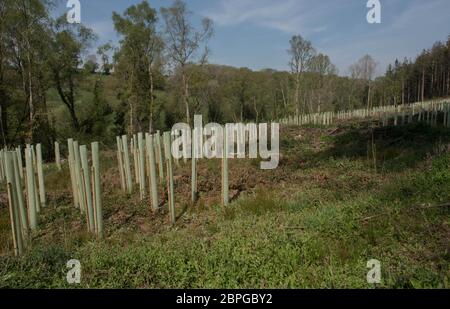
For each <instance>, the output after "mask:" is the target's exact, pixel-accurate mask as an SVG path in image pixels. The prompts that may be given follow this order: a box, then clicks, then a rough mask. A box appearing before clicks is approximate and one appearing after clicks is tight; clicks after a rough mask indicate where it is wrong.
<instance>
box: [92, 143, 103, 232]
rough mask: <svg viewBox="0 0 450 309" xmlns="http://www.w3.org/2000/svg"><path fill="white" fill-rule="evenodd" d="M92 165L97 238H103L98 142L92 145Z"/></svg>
mask: <svg viewBox="0 0 450 309" xmlns="http://www.w3.org/2000/svg"><path fill="white" fill-rule="evenodd" d="M91 148H92V165H93V171H94V196H95V221H96V226H97V236H98V237H99V238H103V212H102V194H101V190H100V186H101V183H100V159H99V146H98V142H94V143H92V145H91Z"/></svg>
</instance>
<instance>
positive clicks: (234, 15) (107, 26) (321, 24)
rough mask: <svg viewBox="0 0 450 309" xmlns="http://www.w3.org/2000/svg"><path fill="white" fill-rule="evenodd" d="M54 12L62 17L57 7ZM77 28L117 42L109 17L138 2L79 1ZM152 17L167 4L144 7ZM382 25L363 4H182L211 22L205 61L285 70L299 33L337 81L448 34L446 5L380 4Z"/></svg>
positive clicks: (260, 0)
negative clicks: (363, 60)
mask: <svg viewBox="0 0 450 309" xmlns="http://www.w3.org/2000/svg"><path fill="white" fill-rule="evenodd" d="M60 1H61V6H60V7H59V8H58V9H57V12H58V13H62V12H63V10H65V5H66V3H67V1H66V0H60ZM80 2H81V11H82V12H81V14H82V15H81V20H82V23H84V24H86V25H87V26H89V27H91V28H92V29H94V31H95V32H96V33H97V35H98V36H99V37H100V39H99V42H98V44H100V43H104V42H107V41H113V42H117V41H118V37H117V35H116V34H115V31H114V27H113V25H112V21H111V15H112V12H113V11H116V12H123V11H124V10H125V9H126V8H127V7H128V6H130V5H132V4H136V3H139V2H141V0H80ZM148 2H149V3H150V5H151V6H152V7H154V8H156V9H158V10H159V8H160V7H161V6H169V5H170V4H171V2H172V1H168V0H165V1H164V0H149V1H148ZM380 2H381V6H382V17H381V18H382V23H381V24H368V23H367V21H366V15H367V12H368V10H369V9H368V8H367V7H366V4H367V1H366V0H187V1H186V3H187V5H188V7H189V9H190V10H191V11H192V12H193V13H194V15H193V19H194V23H196V24H198V23H199V22H200V20H201V19H202V18H203V17H209V18H211V19H212V20H213V21H214V26H215V35H214V37H213V38H212V40H211V41H210V43H209V47H210V49H211V52H212V53H211V56H210V58H209V61H210V62H211V63H216V64H225V65H232V66H236V67H249V68H251V69H254V70H260V69H264V68H273V69H277V70H288V69H289V67H288V61H289V56H288V55H287V53H286V50H287V49H288V47H289V39H290V38H291V37H292V35H294V34H301V35H302V36H303V37H305V38H307V39H308V40H310V41H311V42H312V43H313V45H314V47H316V49H317V50H318V51H320V52H322V53H325V54H327V55H329V56H330V58H331V60H332V62H333V63H334V64H336V66H337V67H338V69H339V73H340V74H341V75H346V74H347V73H348V67H349V66H350V64H352V63H354V62H356V60H357V59H359V58H360V57H361V56H363V55H364V54H367V53H368V54H370V55H372V56H373V57H374V58H375V60H376V61H377V62H378V63H379V66H378V72H377V73H378V74H382V73H384V70H385V68H386V66H387V65H388V64H389V63H392V62H393V61H394V60H395V59H396V58H399V59H403V58H404V57H411V58H413V57H415V56H416V55H417V54H418V53H419V52H420V51H421V50H422V49H424V48H429V47H431V46H432V44H433V43H434V42H435V41H438V40H441V41H444V40H446V38H447V36H448V35H449V34H450V18H449V16H450V1H449V0H380Z"/></svg>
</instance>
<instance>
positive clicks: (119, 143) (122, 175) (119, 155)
mask: <svg viewBox="0 0 450 309" xmlns="http://www.w3.org/2000/svg"><path fill="white" fill-rule="evenodd" d="M116 142H117V162H118V164H119V174H120V184H121V186H122V190H123V191H125V190H126V184H125V169H124V166H123V150H122V141H121V140H120V137H119V136H117V137H116Z"/></svg>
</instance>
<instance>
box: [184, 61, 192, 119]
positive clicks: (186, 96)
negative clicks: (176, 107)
mask: <svg viewBox="0 0 450 309" xmlns="http://www.w3.org/2000/svg"><path fill="white" fill-rule="evenodd" d="M182 82H183V103H184V106H185V109H186V121H187V122H186V123H188V124H190V123H191V113H190V110H189V100H188V98H189V85H188V81H187V77H186V73H185V71H184V68H183V69H182Z"/></svg>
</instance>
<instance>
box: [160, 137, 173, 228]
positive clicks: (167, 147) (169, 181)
mask: <svg viewBox="0 0 450 309" xmlns="http://www.w3.org/2000/svg"><path fill="white" fill-rule="evenodd" d="M163 138H164V153H165V155H166V167H167V193H168V197H169V214H170V221H171V222H172V224H175V221H176V217H175V197H174V186H173V171H172V152H171V151H170V147H171V142H170V140H171V138H170V132H164V137H163Z"/></svg>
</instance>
